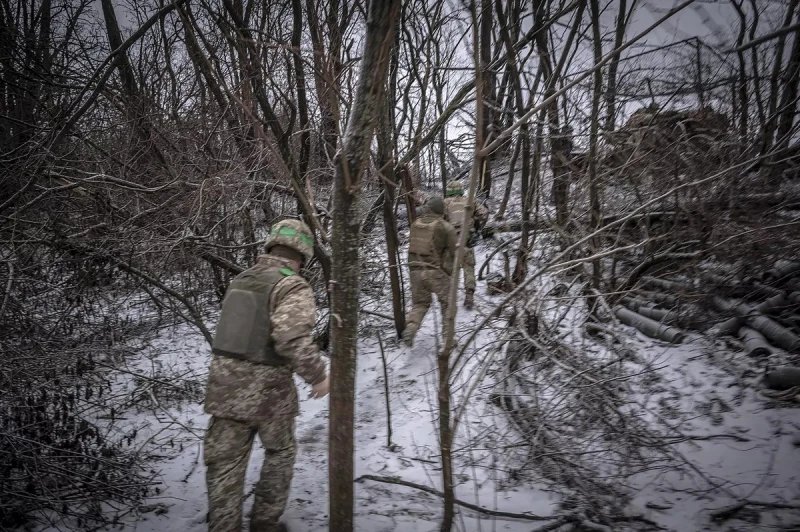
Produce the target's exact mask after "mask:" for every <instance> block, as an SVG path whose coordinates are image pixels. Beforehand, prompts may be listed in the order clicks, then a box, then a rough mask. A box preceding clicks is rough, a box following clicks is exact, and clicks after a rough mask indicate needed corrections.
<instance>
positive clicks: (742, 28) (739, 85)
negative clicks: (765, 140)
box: [731, 0, 749, 139]
mask: <svg viewBox="0 0 800 532" xmlns="http://www.w3.org/2000/svg"><path fill="white" fill-rule="evenodd" d="M743 3H744V0H740V1H739V2H738V3H737V2H736V0H731V4H733V7H734V9H735V10H736V14H737V15H739V33H738V35H737V36H736V47H737V48H738V47H739V46H741V45H742V43H743V42H744V36H745V32H746V30H747V17H746V16H745V13H744V10H743V9H742V4H743ZM736 56H737V59H738V60H739V79H737V80H736V89H737V90H736V96H737V98H738V100H739V106H738V109H737V110H738V111H739V135H740V136H741V137H742V139H745V138H747V118H748V113H749V106H748V102H747V63H746V61H745V59H744V50H740V51H738V52H737V53H736ZM735 107H736V106H734V108H735Z"/></svg>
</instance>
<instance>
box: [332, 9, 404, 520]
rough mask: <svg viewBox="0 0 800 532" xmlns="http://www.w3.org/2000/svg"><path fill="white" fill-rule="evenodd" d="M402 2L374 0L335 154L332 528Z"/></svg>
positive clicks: (344, 516)
mask: <svg viewBox="0 0 800 532" xmlns="http://www.w3.org/2000/svg"><path fill="white" fill-rule="evenodd" d="M399 9H400V1H399V0H372V1H371V2H370V4H369V10H368V14H367V30H366V39H365V44H364V53H363V57H362V59H361V71H360V74H359V80H358V86H357V89H356V95H355V99H354V101H353V106H352V111H351V114H350V118H349V121H348V124H347V131H346V132H345V136H344V140H343V143H342V150H341V152H340V153H339V154H338V155H337V157H336V161H335V162H336V180H335V182H334V190H333V238H332V248H333V257H332V259H333V264H332V271H331V273H332V279H331V282H332V297H331V317H332V322H331V344H332V357H331V410H330V429H329V430H330V438H329V443H328V445H329V453H328V456H329V459H328V464H329V471H328V475H329V486H330V488H329V489H330V508H329V515H330V525H329V528H330V530H336V531H337V532H351V531H352V530H353V509H354V497H353V422H354V419H353V415H354V409H355V404H354V403H355V388H356V353H357V343H358V311H359V289H360V286H359V273H360V267H361V263H360V253H359V243H360V227H361V224H360V212H359V211H360V209H359V199H360V191H361V176H362V174H363V172H364V167H365V166H366V165H367V163H368V162H369V145H370V142H371V141H372V135H373V130H374V126H375V123H376V121H377V120H376V119H377V118H378V112H379V110H380V108H381V105H380V98H381V96H382V93H383V87H384V85H385V84H386V77H387V72H388V67H389V57H390V51H391V48H392V43H393V42H394V35H393V34H394V30H395V21H396V20H397V16H398V13H399Z"/></svg>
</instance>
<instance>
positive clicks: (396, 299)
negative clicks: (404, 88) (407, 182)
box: [377, 101, 406, 338]
mask: <svg viewBox="0 0 800 532" xmlns="http://www.w3.org/2000/svg"><path fill="white" fill-rule="evenodd" d="M390 105H391V102H389V101H386V102H385V106H384V108H383V109H382V110H381V116H380V120H381V123H380V126H379V128H378V133H377V138H378V160H377V166H378V168H384V171H383V178H382V179H380V180H379V181H380V184H381V189H382V190H383V227H384V231H385V234H386V256H387V258H388V262H389V284H390V285H391V287H392V314H393V316H394V327H395V330H396V331H397V337H398V338H399V337H400V335H402V334H403V330H404V329H405V328H406V314H405V305H404V304H403V303H404V298H403V285H402V284H401V283H400V260H399V257H400V253H399V244H398V239H397V220H396V219H395V216H394V201H395V184H396V183H397V178H396V176H395V171H394V164H393V161H392V145H393V144H392V131H393V129H392V125H391V124H392V122H391V116H390V114H391V113H390V110H389V106H390Z"/></svg>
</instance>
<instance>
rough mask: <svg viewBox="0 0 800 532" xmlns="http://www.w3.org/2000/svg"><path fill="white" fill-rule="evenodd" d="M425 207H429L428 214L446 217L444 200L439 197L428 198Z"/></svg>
mask: <svg viewBox="0 0 800 532" xmlns="http://www.w3.org/2000/svg"><path fill="white" fill-rule="evenodd" d="M425 207H427V209H428V212H430V213H431V214H433V215H435V216H444V200H443V199H442V198H440V197H439V196H432V197H430V198H428V201H427V202H426V203H425Z"/></svg>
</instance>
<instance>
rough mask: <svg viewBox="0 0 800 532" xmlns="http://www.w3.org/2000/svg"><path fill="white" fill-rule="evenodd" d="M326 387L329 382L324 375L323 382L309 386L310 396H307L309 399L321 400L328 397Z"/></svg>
mask: <svg viewBox="0 0 800 532" xmlns="http://www.w3.org/2000/svg"><path fill="white" fill-rule="evenodd" d="M328 386H329V380H328V376H327V375H326V376H325V380H324V381H322V382H318V383H317V384H312V385H311V394H310V395H309V397H310V398H311V399H322V398H323V397H325V396H326V395H328Z"/></svg>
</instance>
